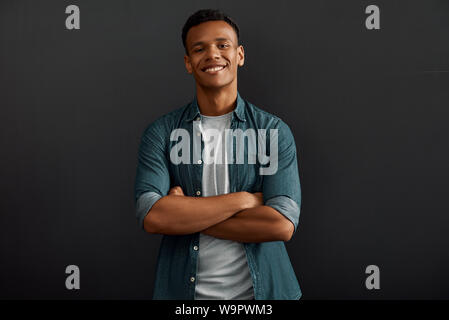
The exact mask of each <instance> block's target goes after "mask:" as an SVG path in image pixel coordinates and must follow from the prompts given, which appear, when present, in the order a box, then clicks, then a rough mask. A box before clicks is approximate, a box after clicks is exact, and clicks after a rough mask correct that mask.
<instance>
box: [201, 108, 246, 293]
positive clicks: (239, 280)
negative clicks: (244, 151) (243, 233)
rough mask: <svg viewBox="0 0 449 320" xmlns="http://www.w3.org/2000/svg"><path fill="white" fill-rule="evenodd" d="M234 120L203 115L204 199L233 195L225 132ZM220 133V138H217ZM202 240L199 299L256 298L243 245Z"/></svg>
mask: <svg viewBox="0 0 449 320" xmlns="http://www.w3.org/2000/svg"><path fill="white" fill-rule="evenodd" d="M231 118H232V112H229V113H227V114H224V115H221V116H216V117H213V116H204V115H201V123H200V126H199V127H200V130H201V132H202V136H203V139H204V149H205V152H204V154H205V157H203V180H202V189H203V196H204V197H208V196H215V195H220V194H226V193H229V192H230V188H229V172H228V165H227V164H225V157H226V148H225V146H224V130H225V129H229V127H230V123H231ZM211 129H212V130H217V131H211ZM217 134H218V136H219V138H218V139H214V138H216V137H217ZM214 140H216V141H214ZM206 158H207V159H206ZM219 159H221V161H220V160H219ZM211 162H212V163H211ZM199 240H200V241H199V251H198V265H197V274H196V279H197V282H196V286H195V299H197V300H204V299H209V300H213V299H219V300H250V299H253V298H254V290H253V283H252V280H251V274H250V272H249V268H248V261H247V258H246V252H245V248H244V246H243V244H242V243H240V242H236V241H232V240H224V239H218V238H215V237H212V236H208V235H205V234H202V233H200V239H199Z"/></svg>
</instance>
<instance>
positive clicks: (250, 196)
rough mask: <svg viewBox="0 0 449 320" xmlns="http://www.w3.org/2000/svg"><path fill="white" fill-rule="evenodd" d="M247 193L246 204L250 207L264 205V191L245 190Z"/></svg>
mask: <svg viewBox="0 0 449 320" xmlns="http://www.w3.org/2000/svg"><path fill="white" fill-rule="evenodd" d="M245 194H246V195H247V199H246V206H247V208H248V209H250V208H255V207H258V206H262V205H263V193H262V192H255V193H250V192H245Z"/></svg>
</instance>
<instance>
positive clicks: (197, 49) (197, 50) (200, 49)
mask: <svg viewBox="0 0 449 320" xmlns="http://www.w3.org/2000/svg"><path fill="white" fill-rule="evenodd" d="M193 51H194V52H201V51H203V48H196V49H193Z"/></svg>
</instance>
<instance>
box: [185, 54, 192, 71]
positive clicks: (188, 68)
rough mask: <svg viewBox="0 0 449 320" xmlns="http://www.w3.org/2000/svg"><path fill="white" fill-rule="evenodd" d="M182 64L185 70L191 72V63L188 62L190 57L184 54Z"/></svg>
mask: <svg viewBox="0 0 449 320" xmlns="http://www.w3.org/2000/svg"><path fill="white" fill-rule="evenodd" d="M184 64H185V65H186V69H187V72H188V73H190V74H192V72H193V70H192V63H191V62H190V57H189V56H188V55H186V54H185V55H184Z"/></svg>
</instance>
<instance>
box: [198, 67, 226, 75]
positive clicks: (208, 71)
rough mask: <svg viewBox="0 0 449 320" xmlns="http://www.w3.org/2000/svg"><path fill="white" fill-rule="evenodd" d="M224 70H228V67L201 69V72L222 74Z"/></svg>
mask: <svg viewBox="0 0 449 320" xmlns="http://www.w3.org/2000/svg"><path fill="white" fill-rule="evenodd" d="M224 68H226V65H224V66H214V67H209V68H205V69H201V70H202V71H204V72H207V73H211V74H215V73H218V72H220V71H221V70H223V69H224Z"/></svg>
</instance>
